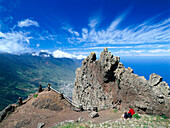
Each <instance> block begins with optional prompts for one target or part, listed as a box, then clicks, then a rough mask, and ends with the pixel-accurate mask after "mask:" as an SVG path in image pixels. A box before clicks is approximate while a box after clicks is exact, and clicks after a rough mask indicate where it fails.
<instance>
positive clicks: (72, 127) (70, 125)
mask: <svg viewBox="0 0 170 128" xmlns="http://www.w3.org/2000/svg"><path fill="white" fill-rule="evenodd" d="M53 128H86V126H83V125H81V124H78V123H68V124H66V125H64V126H61V125H57V126H54V127H53Z"/></svg>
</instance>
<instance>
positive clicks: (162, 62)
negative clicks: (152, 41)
mask: <svg viewBox="0 0 170 128" xmlns="http://www.w3.org/2000/svg"><path fill="white" fill-rule="evenodd" d="M120 62H122V63H123V64H124V66H125V67H126V68H128V67H130V68H132V69H133V71H134V73H135V74H137V75H139V76H144V77H145V78H146V79H147V80H149V76H150V75H151V74H152V73H156V74H158V75H160V76H161V77H163V81H165V82H167V83H168V85H169V86H170V57H169V56H159V57H156V56H154V57H153V56H150V57H148V56H144V57H142V56H127V57H125V56H122V57H120Z"/></svg>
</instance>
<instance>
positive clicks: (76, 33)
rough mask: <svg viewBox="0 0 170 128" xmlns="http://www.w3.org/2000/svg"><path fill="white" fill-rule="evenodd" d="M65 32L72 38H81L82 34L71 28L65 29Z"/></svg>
mask: <svg viewBox="0 0 170 128" xmlns="http://www.w3.org/2000/svg"><path fill="white" fill-rule="evenodd" d="M63 29H64V30H66V31H68V32H69V33H70V34H71V35H72V36H79V35H80V34H79V33H78V32H77V31H74V30H73V28H71V27H63Z"/></svg>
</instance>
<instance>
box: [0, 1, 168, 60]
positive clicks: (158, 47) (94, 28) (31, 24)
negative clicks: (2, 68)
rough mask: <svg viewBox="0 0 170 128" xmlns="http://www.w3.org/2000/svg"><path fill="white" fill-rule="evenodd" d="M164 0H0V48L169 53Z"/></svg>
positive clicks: (80, 53) (73, 53) (72, 53)
mask: <svg viewBox="0 0 170 128" xmlns="http://www.w3.org/2000/svg"><path fill="white" fill-rule="evenodd" d="M169 5H170V0H121V1H118V0H0V52H8V53H24V52H33V51H36V52H38V51H41V50H42V51H48V52H49V53H52V54H53V55H54V56H56V57H77V58H83V57H84V56H87V55H89V53H90V52H96V53H97V54H98V55H99V54H100V52H101V51H102V50H103V48H104V47H108V48H109V51H111V52H112V53H113V54H114V55H118V56H170V7H169Z"/></svg>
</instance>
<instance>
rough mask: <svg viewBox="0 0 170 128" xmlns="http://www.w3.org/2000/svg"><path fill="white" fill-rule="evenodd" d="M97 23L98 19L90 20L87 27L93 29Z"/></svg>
mask: <svg viewBox="0 0 170 128" xmlns="http://www.w3.org/2000/svg"><path fill="white" fill-rule="evenodd" d="M98 23H99V19H92V20H90V23H89V24H88V25H89V26H90V28H95V27H96V25H97V24H98Z"/></svg>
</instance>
